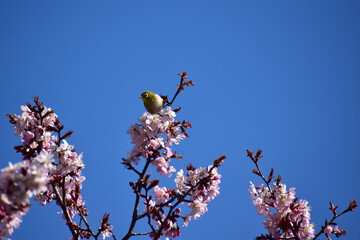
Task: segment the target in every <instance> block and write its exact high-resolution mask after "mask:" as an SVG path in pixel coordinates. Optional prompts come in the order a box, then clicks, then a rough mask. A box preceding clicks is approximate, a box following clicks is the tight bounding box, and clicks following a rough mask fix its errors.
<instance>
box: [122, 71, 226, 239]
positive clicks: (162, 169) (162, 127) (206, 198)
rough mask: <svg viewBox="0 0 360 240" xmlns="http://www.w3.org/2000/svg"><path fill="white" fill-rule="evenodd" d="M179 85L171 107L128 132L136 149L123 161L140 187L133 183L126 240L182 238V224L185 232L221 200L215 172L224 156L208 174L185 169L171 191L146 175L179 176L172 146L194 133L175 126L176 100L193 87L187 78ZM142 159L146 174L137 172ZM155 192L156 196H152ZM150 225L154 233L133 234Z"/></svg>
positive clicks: (183, 124) (183, 76)
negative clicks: (139, 224) (212, 202)
mask: <svg viewBox="0 0 360 240" xmlns="http://www.w3.org/2000/svg"><path fill="white" fill-rule="evenodd" d="M179 75H180V76H181V80H180V85H179V86H178V90H177V91H176V93H175V96H174V97H173V99H172V100H171V102H169V101H167V97H163V99H165V103H168V104H167V105H168V106H167V107H165V108H164V109H163V110H161V111H160V113H159V114H150V113H148V112H145V113H144V114H143V115H142V117H140V118H139V119H138V122H139V123H137V124H133V125H132V126H131V127H130V129H129V130H128V134H129V135H130V137H131V143H133V144H134V146H133V148H132V150H131V152H128V157H127V158H124V159H123V164H124V165H125V166H126V168H127V169H128V170H131V171H133V172H134V173H135V174H136V175H138V179H137V181H136V182H130V186H131V188H132V190H133V192H134V193H135V195H136V197H135V204H134V209H133V216H132V220H131V223H130V227H129V230H128V232H127V234H126V235H125V237H124V238H123V239H124V240H125V239H129V238H130V237H131V236H136V235H147V234H148V235H149V236H150V237H151V238H153V239H160V237H161V236H163V235H165V236H167V237H172V238H175V237H178V236H180V227H179V224H178V220H179V219H183V224H182V225H183V226H187V225H188V223H189V222H190V220H191V219H192V218H194V219H197V218H198V217H200V216H201V215H202V214H204V213H205V212H206V211H207V204H208V203H209V202H210V200H212V199H214V197H215V196H217V195H218V194H219V183H220V178H221V175H220V174H218V172H217V168H218V167H219V166H220V165H221V163H222V162H223V160H224V159H225V156H219V158H218V159H217V160H215V161H214V164H213V165H210V166H208V167H205V168H197V169H196V168H195V167H193V166H192V165H191V164H190V165H188V166H187V169H186V170H187V172H186V173H184V171H183V170H182V169H181V170H179V171H178V172H177V173H176V178H175V187H174V188H173V189H169V188H167V187H165V186H164V187H160V186H159V183H160V180H159V179H153V180H150V177H151V175H150V174H148V173H147V172H148V170H149V168H150V167H154V168H155V170H156V171H157V172H158V173H159V174H160V176H165V175H166V176H167V177H171V176H172V174H173V173H175V172H176V170H175V168H174V167H173V166H172V165H171V161H172V160H174V161H175V160H177V159H181V158H183V156H182V155H179V154H177V153H176V151H175V152H174V151H173V150H172V146H173V144H176V145H177V144H179V143H180V141H181V140H183V139H185V137H187V136H188V133H187V129H188V128H191V127H192V126H191V124H190V123H189V122H188V121H185V120H184V121H176V120H175V116H176V112H178V111H179V110H180V109H177V110H174V111H173V110H172V109H171V105H172V104H173V102H174V100H175V98H176V96H177V95H178V94H179V93H180V92H181V91H182V90H184V87H185V86H191V85H194V84H193V83H192V81H184V79H186V77H187V74H186V73H185V72H184V73H180V74H179ZM141 159H144V160H145V163H144V165H143V168H142V170H139V169H136V166H137V165H138V164H139V162H140V161H141ZM151 192H152V194H151ZM141 201H142V203H143V205H144V210H143V211H142V213H140V212H139V205H140V203H141ZM184 202H185V203H187V207H188V208H189V210H190V212H189V213H187V214H185V215H183V214H182V213H181V212H182V209H181V208H180V207H179V204H180V203H184ZM140 219H146V222H147V223H148V225H149V228H150V230H149V231H148V232H144V233H134V228H135V225H136V222H137V221H138V220H140Z"/></svg>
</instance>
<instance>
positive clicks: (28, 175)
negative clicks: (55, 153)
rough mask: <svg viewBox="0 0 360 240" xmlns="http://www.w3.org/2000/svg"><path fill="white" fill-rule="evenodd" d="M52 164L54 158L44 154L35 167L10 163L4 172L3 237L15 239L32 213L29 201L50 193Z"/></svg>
mask: <svg viewBox="0 0 360 240" xmlns="http://www.w3.org/2000/svg"><path fill="white" fill-rule="evenodd" d="M51 162H52V156H51V154H49V153H47V152H41V154H39V155H38V156H37V157H36V158H34V159H33V161H32V163H30V162H29V161H24V162H19V163H16V164H14V165H13V164H11V163H9V167H7V168H4V169H2V170H1V177H0V219H1V220H0V226H1V229H0V237H1V236H3V235H11V234H12V233H13V231H14V228H18V227H19V225H20V223H21V221H22V220H21V218H22V216H23V215H25V214H26V213H27V212H28V210H29V206H30V201H29V198H31V197H32V196H33V195H36V194H39V193H42V192H44V191H45V190H46V185H47V184H48V182H49V178H48V177H47V172H48V171H49V170H50V169H51V168H52V165H51V164H49V163H51Z"/></svg>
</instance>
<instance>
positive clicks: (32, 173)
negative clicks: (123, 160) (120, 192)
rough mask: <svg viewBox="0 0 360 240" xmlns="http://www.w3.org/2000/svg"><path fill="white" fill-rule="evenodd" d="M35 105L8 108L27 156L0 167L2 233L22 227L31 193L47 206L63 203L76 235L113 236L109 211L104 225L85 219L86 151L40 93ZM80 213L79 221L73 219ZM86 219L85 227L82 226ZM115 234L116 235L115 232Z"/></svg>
mask: <svg viewBox="0 0 360 240" xmlns="http://www.w3.org/2000/svg"><path fill="white" fill-rule="evenodd" d="M34 102H35V104H34V105H31V104H29V103H27V104H26V105H25V106H21V110H22V113H21V115H16V114H15V115H12V114H8V117H9V118H10V123H12V124H13V125H14V130H15V135H18V136H20V138H21V141H22V145H19V146H16V147H15V150H16V151H17V152H20V153H21V154H22V155H23V161H22V162H19V163H16V164H14V165H13V164H11V163H9V167H7V168H4V169H2V174H1V177H0V195H1V198H0V236H4V235H11V234H12V233H13V229H14V228H17V227H19V225H20V222H21V221H22V220H21V218H22V216H23V215H25V214H26V213H27V211H28V210H29V205H30V202H29V198H31V197H32V196H33V195H35V196H36V197H35V199H36V200H38V201H40V204H41V205H43V206H45V205H46V204H48V203H50V202H51V201H52V200H55V201H56V203H57V204H58V205H59V206H60V207H61V209H62V213H63V217H64V218H65V220H66V224H67V226H68V228H69V230H70V232H71V234H72V236H73V239H80V238H89V237H94V238H95V239H98V236H99V235H100V234H101V233H102V234H103V235H104V236H112V232H111V229H112V226H111V225H110V224H108V217H109V216H108V215H107V214H105V215H104V217H103V219H102V221H101V223H102V224H101V227H100V228H99V229H98V231H97V232H96V233H95V232H94V231H92V230H91V228H90V225H89V223H88V221H87V219H86V216H87V215H88V212H87V209H86V207H85V202H84V201H83V199H82V196H81V188H82V183H83V181H84V180H85V177H84V176H83V175H82V174H81V170H82V169H83V168H84V163H83V160H82V154H77V152H76V151H75V149H74V146H72V145H69V144H68V142H67V141H66V140H65V139H66V138H69V137H70V136H71V134H72V133H73V132H72V131H68V132H66V133H65V134H63V133H62V130H63V129H64V126H63V125H62V124H61V123H60V121H59V119H58V117H57V115H56V114H55V112H54V111H53V110H51V109H50V108H46V107H45V106H43V103H42V102H40V101H39V99H38V97H34ZM76 215H79V216H80V219H81V220H80V224H77V223H76V222H75V221H74V220H73V219H74V217H75V216H76ZM81 222H84V223H85V225H86V227H85V228H84V227H82V226H81ZM114 238H115V237H114Z"/></svg>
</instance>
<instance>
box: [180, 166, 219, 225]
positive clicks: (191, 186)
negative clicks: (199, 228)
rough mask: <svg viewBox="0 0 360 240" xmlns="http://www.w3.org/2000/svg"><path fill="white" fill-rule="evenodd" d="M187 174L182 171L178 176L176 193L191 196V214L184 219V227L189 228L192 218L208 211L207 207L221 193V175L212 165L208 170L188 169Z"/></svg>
mask: <svg viewBox="0 0 360 240" xmlns="http://www.w3.org/2000/svg"><path fill="white" fill-rule="evenodd" d="M187 170H188V172H187V174H186V176H184V171H183V170H182V169H181V170H180V171H179V172H178V173H177V174H176V179H175V183H176V191H177V192H178V193H179V194H180V195H183V196H185V195H189V196H190V199H189V201H188V204H187V206H188V207H189V208H190V209H191V212H190V213H189V214H187V215H186V216H185V218H184V223H183V225H184V226H187V225H188V223H189V222H190V220H191V218H192V217H194V219H197V218H199V217H200V216H201V215H203V214H204V213H205V212H207V211H208V209H207V205H208V203H209V202H210V200H213V199H214V198H215V197H216V196H217V195H219V194H220V192H219V184H220V178H221V175H220V174H219V173H218V172H217V168H216V167H213V166H212V165H210V166H208V167H206V168H198V169H195V168H194V167H193V166H192V165H189V166H188V167H187Z"/></svg>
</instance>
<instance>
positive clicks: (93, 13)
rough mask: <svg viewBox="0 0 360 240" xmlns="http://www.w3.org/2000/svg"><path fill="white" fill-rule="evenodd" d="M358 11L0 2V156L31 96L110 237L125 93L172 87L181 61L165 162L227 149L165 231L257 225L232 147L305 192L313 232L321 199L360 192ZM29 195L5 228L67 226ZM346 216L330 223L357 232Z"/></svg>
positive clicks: (232, 235) (118, 216) (188, 233)
mask: <svg viewBox="0 0 360 240" xmlns="http://www.w3.org/2000/svg"><path fill="white" fill-rule="evenodd" d="M359 12H360V2H359V1H333V0H327V1H80V0H79V1H62V2H55V1H1V2H0V101H1V103H2V104H1V105H0V130H1V133H2V134H1V137H0V143H1V146H2V147H1V150H2V151H0V160H1V162H0V167H5V166H7V164H8V162H9V161H11V162H17V161H20V160H21V156H20V155H19V154H16V153H15V151H14V150H13V146H14V145H19V144H20V140H19V139H18V138H17V137H14V136H13V130H12V126H11V125H10V124H9V123H8V119H7V118H6V116H5V114H6V113H9V112H11V113H17V114H19V113H20V109H19V106H20V105H22V104H24V103H25V102H28V101H32V97H33V96H35V95H38V96H39V97H40V99H41V100H42V101H44V102H45V105H46V106H48V107H51V108H53V109H55V111H56V113H57V114H58V115H59V118H60V120H61V122H62V123H63V124H64V125H65V128H66V129H68V130H70V129H71V130H73V131H75V133H74V134H73V136H72V137H71V138H70V139H69V143H70V144H73V145H75V148H76V149H77V151H78V152H83V153H84V161H85V165H86V168H85V170H84V171H83V174H84V175H85V176H86V178H87V180H86V181H85V182H84V185H83V196H84V198H85V201H86V205H87V206H88V209H89V211H90V217H89V220H90V223H91V224H92V225H93V226H94V227H95V226H97V224H98V223H99V222H98V220H100V219H101V217H102V215H103V214H104V213H105V212H110V213H111V218H110V222H111V223H112V224H113V225H114V232H115V234H116V236H117V238H118V239H119V238H120V239H121V237H123V236H124V235H125V233H126V231H127V229H128V226H129V223H130V216H131V208H132V206H133V199H134V196H133V194H132V193H131V190H130V187H129V185H128V182H129V181H131V180H134V176H133V175H131V174H130V173H129V172H127V171H126V170H125V169H124V168H123V166H122V165H121V164H120V161H121V158H122V157H124V156H126V152H127V151H129V150H130V149H131V144H130V137H129V136H128V135H127V134H126V131H127V129H128V128H129V126H130V125H131V123H132V122H135V121H136V119H137V118H138V117H139V116H141V114H142V113H143V112H144V110H145V109H144V107H143V105H142V103H141V101H140V100H139V99H138V96H139V95H140V94H141V92H143V91H145V90H150V91H153V92H156V93H160V94H163V95H169V96H172V95H173V94H174V92H175V90H176V84H177V83H178V80H179V78H178V76H177V74H178V73H179V72H182V71H187V72H188V76H189V79H192V80H193V81H194V82H195V84H196V86H195V87H191V88H188V89H186V91H185V92H183V93H182V94H181V95H180V96H179V97H178V98H177V100H176V102H175V106H176V107H178V106H182V110H181V111H180V112H179V114H178V116H177V119H178V120H183V119H186V120H189V121H190V122H191V123H192V125H193V127H194V128H193V129H191V130H189V131H188V132H189V134H190V138H188V139H186V140H185V141H183V142H182V144H181V145H179V146H178V147H177V149H176V150H177V151H178V153H180V154H182V155H184V156H185V160H182V162H180V161H179V162H178V163H176V164H177V165H176V167H177V169H180V168H184V167H185V166H186V165H187V164H188V163H189V162H192V163H193V164H194V165H195V166H197V167H200V166H207V165H208V164H210V163H211V162H212V161H213V160H214V159H215V158H216V157H217V156H218V154H225V155H227V156H228V158H227V160H226V164H225V165H224V166H223V167H222V168H221V169H220V173H221V174H222V176H223V178H222V184H221V194H220V196H218V197H217V198H216V199H215V200H214V201H213V202H211V203H210V204H209V212H208V213H206V214H205V215H204V216H202V217H201V218H200V219H199V220H197V221H195V222H191V223H190V224H189V227H187V228H182V236H181V237H180V238H179V239H220V238H221V239H253V238H254V237H256V236H257V235H260V234H261V233H266V231H265V229H264V227H263V225H262V221H263V218H261V217H259V216H257V213H256V209H255V207H254V206H253V205H252V203H251V201H250V199H249V194H248V190H247V189H248V185H249V181H250V180H251V181H253V182H254V183H256V184H259V183H261V182H260V179H259V178H257V177H256V176H255V175H253V174H252V173H251V171H252V169H253V166H252V163H251V162H250V161H249V159H247V158H246V149H252V150H257V149H259V148H261V149H263V151H264V152H263V155H264V159H263V160H262V162H261V167H262V168H263V169H264V171H265V172H268V171H269V170H270V168H271V167H273V168H275V173H276V174H281V176H282V178H283V181H284V182H285V183H286V184H287V186H289V187H296V193H297V196H298V197H299V198H301V199H306V200H308V201H309V202H310V206H311V207H312V211H311V214H312V215H311V216H312V221H313V222H314V223H315V224H316V226H317V227H316V230H317V231H318V230H319V228H320V226H321V225H322V224H323V223H324V220H325V218H331V213H330V211H329V210H328V207H329V205H328V202H329V200H332V201H333V203H334V204H337V205H339V206H340V208H345V207H346V206H347V204H348V201H350V200H354V199H358V200H360V198H359V197H360V188H359V185H358V184H359V182H360V175H359V170H360V161H359V160H360V157H359V154H358V149H359V144H360V95H359V90H360V46H359V43H360V27H359V25H360V15H359ZM32 204H33V205H32V207H31V209H30V212H29V213H28V214H27V215H26V216H25V217H24V219H23V223H22V224H21V227H20V228H19V229H17V230H16V231H15V233H14V235H13V237H12V239H15V240H16V239H24V238H27V239H29V238H31V239H34V238H36V239H49V237H51V239H59V240H60V239H67V238H69V237H70V232H69V231H68V230H67V227H66V226H65V224H64V221H63V220H62V219H61V216H60V215H59V214H57V212H59V211H60V209H59V208H58V207H57V206H56V205H55V204H54V203H53V204H51V205H50V206H47V207H41V206H39V204H38V202H34V201H33V202H32ZM359 221H360V213H359V210H358V211H356V212H353V213H351V214H348V215H345V216H344V217H342V218H340V219H339V220H338V221H337V222H338V224H339V226H340V227H342V228H344V229H345V230H347V236H346V237H344V238H343V239H356V238H357V237H358V236H359V235H360V228H359V224H358V222H359ZM134 239H135V238H134ZM138 239H141V237H138ZM143 239H149V238H148V237H143ZM321 239H325V238H324V237H323V238H321Z"/></svg>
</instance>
